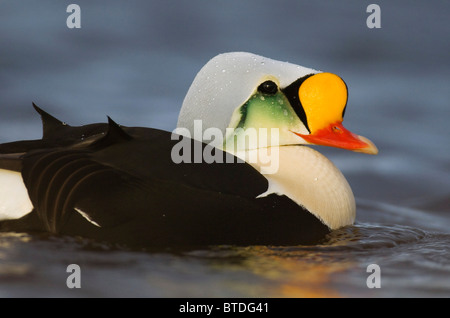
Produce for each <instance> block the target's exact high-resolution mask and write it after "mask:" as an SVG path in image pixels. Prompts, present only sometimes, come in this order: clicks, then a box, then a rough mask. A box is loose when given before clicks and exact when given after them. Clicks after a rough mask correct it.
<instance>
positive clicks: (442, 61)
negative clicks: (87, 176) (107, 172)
mask: <svg viewBox="0 0 450 318" xmlns="http://www.w3.org/2000/svg"><path fill="white" fill-rule="evenodd" d="M73 2H74V3H76V4H78V5H79V6H80V8H81V28H80V29H69V28H68V27H67V25H66V19H67V17H68V16H69V15H70V13H67V12H66V9H67V6H68V5H69V4H71V3H73ZM371 3H376V4H378V5H379V6H380V9H381V28H379V29H377V28H375V29H370V28H368V27H367V25H366V19H367V18H368V16H369V15H370V13H367V12H366V9H367V6H368V5H369V4H371ZM449 16H450V2H449V1H432V2H431V1H425V0H422V1H411V0H397V1H388V0H377V1H361V0H347V1H333V0H328V1H327V0H320V1H300V0H280V1H265V0H246V1H237V0H214V1H205V0H190V1H182V0H179V1H162V0H151V1H143V0H130V1H117V0H110V1H98V0H94V1H92V0H89V1H86V0H73V1H51V0H40V1H31V0H21V1H13V0H2V1H0V142H7V141H14V140H18V139H34V138H40V137H41V123H40V120H39V117H38V115H37V114H36V113H35V112H34V110H33V108H32V106H31V103H32V102H33V101H34V102H35V103H36V104H37V105H39V106H40V107H41V108H43V109H44V110H46V111H48V112H49V113H51V114H53V115H54V116H55V117H57V118H59V119H61V120H63V121H66V122H67V123H68V124H71V125H83V124H88V123H92V122H105V121H106V116H107V115H108V116H111V117H112V118H113V119H114V120H115V121H117V122H118V123H120V124H123V125H128V126H148V127H156V128H161V129H165V130H170V131H171V130H173V129H174V128H175V125H176V122H177V116H178V111H179V109H180V107H181V104H182V101H183V98H184V95H185V93H186V92H187V90H188V88H189V86H190V84H191V82H192V80H193V78H194V76H195V75H196V73H197V72H198V70H199V69H200V68H201V67H202V66H203V65H204V64H205V63H206V62H207V61H208V60H209V59H210V58H212V57H213V56H215V55H217V54H219V53H223V52H229V51H248V52H252V53H256V54H260V55H263V56H267V57H270V58H273V59H277V60H282V61H289V62H292V63H295V64H300V65H303V66H306V67H311V68H315V69H320V70H323V71H328V72H333V73H336V74H338V75H340V76H341V77H342V78H343V79H344V80H345V81H346V83H347V85H348V87H349V102H348V106H347V111H346V117H345V120H344V124H345V126H346V127H347V128H349V129H350V130H352V131H353V132H355V133H358V134H360V135H363V136H365V137H368V138H369V139H371V140H372V141H373V142H374V143H375V144H376V145H377V146H378V148H379V150H380V153H379V155H378V156H368V155H363V154H356V153H350V152H346V151H341V150H333V149H325V148H320V151H321V152H323V153H325V154H326V155H327V156H328V157H329V158H330V159H331V160H332V161H334V162H335V163H336V164H337V165H338V167H339V168H340V169H341V170H342V171H343V173H344V175H345V176H346V177H347V178H348V180H349V182H350V184H351V186H352V188H353V191H354V193H355V196H356V198H357V202H358V206H359V212H358V213H359V214H358V220H359V222H387V223H390V224H391V223H398V224H403V225H410V226H416V227H419V228H421V229H427V230H436V231H447V232H448V228H449V227H450V219H449V216H448V213H450V199H449V197H450V178H449V176H450V141H449V139H450V138H449V137H450V125H449V120H450V89H449V83H450V62H449V53H450V41H449V40H450V19H449ZM368 206H370V207H371V208H368ZM405 209H406V210H405ZM369 210H370V211H369ZM381 210H382V211H383V212H380V213H377V212H376V211H381ZM374 211H375V212H374ZM405 211H406V212H405ZM446 266H447V265H446Z"/></svg>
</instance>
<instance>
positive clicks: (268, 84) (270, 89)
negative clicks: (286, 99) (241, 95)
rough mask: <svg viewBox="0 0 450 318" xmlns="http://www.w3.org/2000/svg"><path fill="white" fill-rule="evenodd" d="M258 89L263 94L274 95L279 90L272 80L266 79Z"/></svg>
mask: <svg viewBox="0 0 450 318" xmlns="http://www.w3.org/2000/svg"><path fill="white" fill-rule="evenodd" d="M258 91H259V92H261V93H263V94H268V95H274V94H276V93H277V92H278V86H277V84H275V83H274V82H272V81H265V82H264V83H262V84H261V85H259V86H258Z"/></svg>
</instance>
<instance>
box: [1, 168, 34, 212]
mask: <svg viewBox="0 0 450 318" xmlns="http://www.w3.org/2000/svg"><path fill="white" fill-rule="evenodd" d="M32 210H33V204H32V203H31V201H30V198H29V196H28V191H27V188H26V187H25V184H24V183H23V179H22V174H21V173H20V172H16V171H10V170H5V169H0V220H8V219H19V218H21V217H22V216H24V215H26V214H28V213H30V212H31V211H32Z"/></svg>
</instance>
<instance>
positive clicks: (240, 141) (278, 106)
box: [224, 92, 305, 149]
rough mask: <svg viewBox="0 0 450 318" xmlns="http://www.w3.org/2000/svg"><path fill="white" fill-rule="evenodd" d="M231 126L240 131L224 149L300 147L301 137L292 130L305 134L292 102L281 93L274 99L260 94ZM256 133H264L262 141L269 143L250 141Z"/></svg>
mask: <svg viewBox="0 0 450 318" xmlns="http://www.w3.org/2000/svg"><path fill="white" fill-rule="evenodd" d="M233 123H234V124H233ZM230 126H231V127H234V128H236V130H235V131H234V132H233V133H232V134H230V135H228V136H227V138H226V140H225V145H224V148H227V149H229V148H230V147H229V146H230V144H231V143H233V148H234V147H236V145H238V148H239V149H243V148H245V149H252V148H253V149H254V148H259V147H264V146H265V147H267V146H268V145H271V146H278V145H285V144H296V143H298V140H297V139H298V137H296V136H295V135H294V134H293V133H292V131H295V132H304V131H305V128H304V125H303V124H302V123H301V121H300V119H299V118H298V116H297V114H296V113H295V111H294V110H293V109H292V107H291V105H290V103H289V101H288V99H287V98H286V97H285V96H284V95H283V94H282V93H281V92H278V93H277V94H275V95H273V96H270V95H264V94H262V93H259V92H256V93H255V94H254V95H253V96H252V97H250V98H249V100H248V101H247V102H246V103H245V104H244V105H242V106H241V107H240V108H239V109H237V110H236V111H235V113H234V115H233V118H232V120H231V124H230ZM254 134H258V136H259V135H261V134H262V138H264V139H266V138H267V140H260V138H258V139H257V140H256V141H255V140H250V141H249V139H252V138H251V136H253V135H254ZM244 139H245V140H244Z"/></svg>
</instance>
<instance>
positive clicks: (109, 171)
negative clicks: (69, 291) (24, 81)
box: [4, 111, 329, 247]
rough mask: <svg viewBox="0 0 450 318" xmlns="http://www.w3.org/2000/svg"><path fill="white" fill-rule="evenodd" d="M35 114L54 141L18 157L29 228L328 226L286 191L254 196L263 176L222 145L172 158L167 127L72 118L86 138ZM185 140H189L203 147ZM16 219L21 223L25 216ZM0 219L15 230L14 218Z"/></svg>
mask: <svg viewBox="0 0 450 318" xmlns="http://www.w3.org/2000/svg"><path fill="white" fill-rule="evenodd" d="M40 114H41V116H42V117H43V118H44V117H45V118H47V119H46V123H47V127H44V138H43V140H45V139H46V140H56V142H55V143H47V144H45V147H42V148H40V149H39V148H35V147H34V146H36V144H34V145H33V147H32V149H25V150H26V151H25V154H24V155H23V156H21V157H20V161H21V167H22V176H23V180H24V182H25V185H26V187H27V189H28V193H29V196H30V199H31V201H32V203H33V206H34V210H33V212H32V213H31V214H34V216H33V217H30V215H28V216H26V217H25V219H26V220H27V222H26V224H27V226H28V225H29V224H30V219H31V220H33V221H32V222H31V223H32V226H30V228H33V229H34V230H35V229H36V228H39V226H38V225H36V224H34V223H35V222H39V223H40V226H41V228H42V229H43V230H44V231H47V232H51V233H55V234H64V235H77V236H82V237H87V238H92V239H96V240H100V241H107V242H112V243H121V244H126V245H128V246H136V247H167V246H198V245H214V244H235V245H252V244H274V245H286V244H311V243H317V242H318V241H319V240H321V239H322V238H323V237H324V236H325V234H326V233H328V232H329V230H328V228H327V227H326V226H325V225H323V224H322V223H321V222H320V221H319V220H318V219H317V218H315V217H314V216H313V215H312V214H311V213H309V212H308V211H306V210H304V209H303V208H302V207H300V206H298V205H297V204H296V203H294V202H293V201H292V200H290V199H289V198H287V197H286V196H279V195H276V194H271V195H268V196H266V197H263V198H258V199H256V197H257V196H258V195H259V194H261V193H263V192H265V191H266V190H267V186H268V183H267V180H266V179H265V178H264V176H262V175H261V174H260V173H259V172H258V171H256V170H255V169H254V168H253V167H251V166H250V165H248V164H246V163H243V162H238V160H237V158H234V157H233V156H232V155H230V154H228V153H225V152H222V151H220V150H218V149H215V151H217V152H218V153H219V155H220V156H223V163H217V162H216V163H206V162H204V161H202V162H200V163H179V164H177V163H174V161H173V160H172V158H171V155H172V149H173V147H174V146H175V144H177V143H178V142H179V141H178V140H176V139H175V140H174V139H173V138H171V137H172V134H171V133H169V132H165V131H161V130H157V129H151V128H137V127H121V126H119V125H118V124H116V123H115V122H114V121H112V120H111V119H109V123H108V124H95V125H96V126H90V127H87V129H86V131H83V127H84V126H83V127H79V131H78V132H77V133H78V134H79V133H80V132H82V133H83V134H84V136H85V138H86V136H87V138H91V139H92V140H91V141H90V142H87V143H86V142H85V140H84V139H83V140H81V138H79V137H70V136H74V135H73V134H72V132H71V131H66V129H67V128H68V127H66V125H62V126H61V124H59V123H58V121H55V120H53V119H51V121H50V120H49V119H48V118H50V117H48V116H50V115H48V114H47V115H46V113H44V112H43V111H42V112H40ZM44 126H46V125H45V124H44ZM69 127H70V126H69ZM92 127H96V130H94V133H92V132H93V130H91V128H92ZM55 131H61V134H62V135H60V136H64V135H65V136H69V140H64V142H62V141H61V140H62V139H64V138H63V137H58V138H56V137H55V136H53V134H54V133H55ZM184 138H185V137H184ZM188 142H190V143H191V149H196V148H197V147H199V149H202V151H204V150H205V147H210V146H209V145H206V144H203V143H199V142H198V141H194V140H191V139H189V140H188ZM64 143H66V144H64ZM191 156H192V158H191V159H192V160H191V162H194V153H192V154H191ZM230 156H231V157H232V158H230ZM230 159H233V160H230ZM18 160H19V159H18ZM227 162H233V163H227ZM36 216H37V217H36ZM33 222H34V223H33ZM17 224H18V226H17V228H18V229H20V230H23V224H24V222H22V223H21V221H20V220H18V221H17ZM4 228H7V229H8V230H14V222H9V223H8V226H7V227H4Z"/></svg>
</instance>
